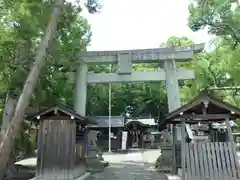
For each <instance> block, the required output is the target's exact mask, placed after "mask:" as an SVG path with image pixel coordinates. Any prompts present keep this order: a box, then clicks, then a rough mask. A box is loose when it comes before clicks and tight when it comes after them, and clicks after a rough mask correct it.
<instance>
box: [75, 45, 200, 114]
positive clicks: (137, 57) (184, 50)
mask: <svg viewBox="0 0 240 180" xmlns="http://www.w3.org/2000/svg"><path fill="white" fill-rule="evenodd" d="M204 45H205V44H195V45H191V46H184V47H177V48H155V49H138V50H123V51H87V52H81V53H79V54H78V55H77V56H78V57H79V59H81V63H79V65H78V67H77V73H76V79H75V82H76V104H75V109H76V111H77V113H79V114H81V115H82V116H85V115H86V100H87V99H86V97H87V84H91V83H121V82H140V81H164V80H165V81H166V88H167V97H168V109H169V112H171V111H173V110H175V109H177V108H179V107H180V106H181V102H180V94H179V84H178V80H186V79H194V71H192V70H183V69H176V65H175V61H180V62H186V61H189V60H191V59H192V58H193V55H194V54H195V53H198V52H201V51H202V50H203V49H204ZM160 62H164V68H160V69H158V70H156V71H154V72H133V71H132V64H133V63H160ZM88 64H118V71H117V72H115V73H92V72H88Z"/></svg>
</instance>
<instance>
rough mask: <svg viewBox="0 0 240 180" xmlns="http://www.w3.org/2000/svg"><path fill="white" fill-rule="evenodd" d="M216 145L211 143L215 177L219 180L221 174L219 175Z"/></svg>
mask: <svg viewBox="0 0 240 180" xmlns="http://www.w3.org/2000/svg"><path fill="white" fill-rule="evenodd" d="M215 143H216V142H214V143H210V148H211V152H212V161H213V177H214V178H215V179H216V180H219V178H220V177H219V173H218V168H217V159H216V152H215Z"/></svg>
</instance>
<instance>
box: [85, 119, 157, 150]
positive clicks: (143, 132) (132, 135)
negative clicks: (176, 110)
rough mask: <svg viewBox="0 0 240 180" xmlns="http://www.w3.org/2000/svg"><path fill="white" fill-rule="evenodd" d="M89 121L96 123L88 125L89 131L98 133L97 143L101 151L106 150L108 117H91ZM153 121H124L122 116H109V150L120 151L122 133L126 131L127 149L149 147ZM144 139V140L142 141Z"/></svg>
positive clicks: (153, 125)
mask: <svg viewBox="0 0 240 180" xmlns="http://www.w3.org/2000/svg"><path fill="white" fill-rule="evenodd" d="M90 118H91V119H93V120H95V121H96V124H95V125H88V128H89V129H92V130H97V131H99V136H98V142H99V146H100V147H101V148H102V149H103V150H108V146H109V142H108V141H109V117H108V116H93V117H90ZM157 125H158V124H157V123H156V122H155V119H152V118H136V119H125V118H124V117H123V116H111V133H112V138H111V149H112V150H115V151H116V150H119V149H122V147H121V146H122V131H127V145H126V147H127V149H129V148H143V147H144V145H147V147H150V146H151V142H154V138H151V137H150V136H153V137H154V135H151V133H152V132H155V131H156V130H157V129H158V128H157ZM144 137H145V139H144Z"/></svg>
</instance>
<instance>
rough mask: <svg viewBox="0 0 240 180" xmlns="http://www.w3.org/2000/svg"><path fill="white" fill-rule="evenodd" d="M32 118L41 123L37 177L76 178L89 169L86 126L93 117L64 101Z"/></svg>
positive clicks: (38, 138)
mask: <svg viewBox="0 0 240 180" xmlns="http://www.w3.org/2000/svg"><path fill="white" fill-rule="evenodd" d="M28 119H30V120H34V121H35V122H38V123H39V129H38V137H37V142H38V143H37V167H36V179H47V180H53V179H54V180H55V179H58V180H65V179H68V180H73V179H76V178H77V177H79V176H81V175H82V174H84V173H85V172H86V162H85V157H84V156H85V149H86V147H85V145H86V142H84V136H86V135H85V134H84V127H85V126H86V125H87V124H90V123H94V122H93V121H91V120H89V119H87V118H85V117H82V116H80V115H79V114H77V113H76V112H75V111H73V110H72V109H71V108H69V107H67V106H65V105H62V104H60V105H54V106H52V107H50V108H46V109H44V110H42V111H40V112H38V113H36V114H34V115H31V116H29V117H28ZM79 130H80V131H82V133H80V135H79V132H80V131H79ZM77 132H78V133H77ZM85 139H86V138H85Z"/></svg>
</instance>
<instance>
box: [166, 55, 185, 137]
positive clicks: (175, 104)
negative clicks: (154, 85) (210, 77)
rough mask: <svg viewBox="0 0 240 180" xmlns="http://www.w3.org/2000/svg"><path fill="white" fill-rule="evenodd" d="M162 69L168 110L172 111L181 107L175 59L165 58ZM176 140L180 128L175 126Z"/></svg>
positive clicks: (179, 134) (179, 133)
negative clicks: (164, 73)
mask: <svg viewBox="0 0 240 180" xmlns="http://www.w3.org/2000/svg"><path fill="white" fill-rule="evenodd" d="M164 69H165V72H166V88H167V98H168V111H169V112H172V111H174V110H175V109H178V108H180V107H181V101H180V91H179V83H178V79H177V75H176V64H175V60H165V61H164ZM176 136H177V138H178V139H177V140H179V141H180V140H181V129H180V127H179V126H176Z"/></svg>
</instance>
